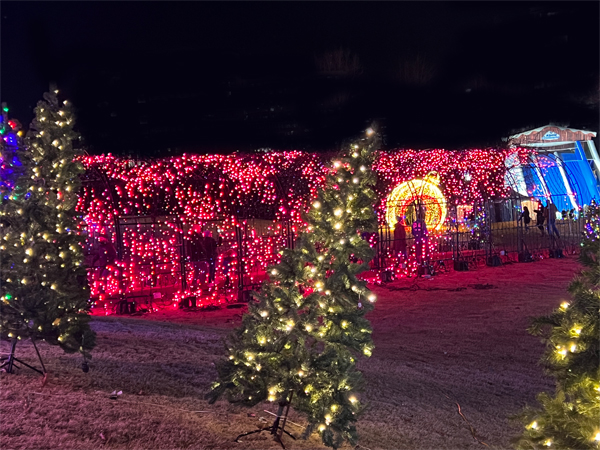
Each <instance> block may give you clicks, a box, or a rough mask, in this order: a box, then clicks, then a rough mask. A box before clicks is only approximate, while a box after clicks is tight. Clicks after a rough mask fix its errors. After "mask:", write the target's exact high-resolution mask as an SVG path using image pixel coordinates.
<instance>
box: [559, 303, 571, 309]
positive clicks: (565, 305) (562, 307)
mask: <svg viewBox="0 0 600 450" xmlns="http://www.w3.org/2000/svg"><path fill="white" fill-rule="evenodd" d="M569 306H570V303H569V302H562V303H561V304H560V309H562V310H563V311H565V310H566V309H567V308H568V307H569Z"/></svg>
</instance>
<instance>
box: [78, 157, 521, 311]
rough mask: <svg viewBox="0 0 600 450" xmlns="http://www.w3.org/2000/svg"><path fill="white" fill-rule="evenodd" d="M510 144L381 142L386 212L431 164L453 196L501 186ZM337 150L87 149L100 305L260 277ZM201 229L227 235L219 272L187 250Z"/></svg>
mask: <svg viewBox="0 0 600 450" xmlns="http://www.w3.org/2000/svg"><path fill="white" fill-rule="evenodd" d="M511 151H517V152H520V153H524V152H526V151H524V150H511ZM508 152H509V151H508V150H464V151H448V150H420V151H419V150H402V151H388V152H384V151H381V152H379V153H378V156H377V160H376V163H375V167H374V169H375V171H376V172H377V174H378V176H379V183H378V186H377V190H378V192H379V194H380V195H381V199H382V200H381V202H380V203H379V204H378V205H376V209H377V213H378V216H379V219H380V222H381V223H382V224H384V220H385V199H386V197H387V195H388V194H389V193H390V192H391V190H392V189H393V188H394V187H395V186H396V185H398V184H399V183H401V182H403V181H406V180H410V179H413V178H418V177H424V176H425V175H426V174H427V173H429V172H431V171H436V172H437V173H438V174H439V176H440V188H441V189H442V191H443V193H444V195H445V197H446V199H447V201H448V204H449V205H450V204H452V205H459V204H461V205H462V204H473V203H475V202H477V201H479V200H482V199H484V198H490V197H494V196H503V195H504V194H505V193H506V189H505V187H504V173H505V170H506V169H505V167H504V161H505V158H506V156H507V155H508ZM330 157H331V155H317V154H313V153H306V152H299V151H291V152H268V153H260V154H253V155H242V154H232V155H186V154H184V155H183V156H180V157H173V158H164V159H158V160H144V161H140V160H135V159H131V158H124V157H123V158H121V157H115V156H112V155H110V154H109V155H101V156H86V157H84V158H82V163H83V164H84V166H85V167H86V169H87V172H86V178H85V179H84V183H83V188H82V192H81V195H80V198H79V203H78V210H79V211H80V212H81V213H82V214H83V215H84V220H85V223H86V227H87V229H86V232H87V248H86V252H87V255H88V256H87V263H88V266H89V267H90V269H89V281H90V286H91V296H92V301H93V302H94V303H95V306H96V310H97V311H98V309H100V310H101V311H103V313H105V314H108V313H110V312H112V311H114V306H115V305H116V303H117V302H118V301H119V300H121V299H123V298H124V297H131V298H134V299H135V298H137V299H138V303H143V302H145V303H146V304H147V307H148V309H149V310H152V309H156V308H157V307H158V306H160V305H164V306H169V307H173V306H177V304H178V302H179V301H180V300H181V299H183V298H186V297H191V296H194V297H196V299H197V301H198V303H197V304H198V305H199V306H200V305H209V304H217V303H221V302H225V301H227V292H233V291H234V290H235V289H234V288H235V287H237V286H240V285H241V284H243V285H244V286H249V285H257V284H258V283H260V282H261V281H262V280H263V279H264V278H265V268H266V267H267V266H268V265H269V264H273V263H276V262H278V258H279V251H280V249H281V248H282V247H285V246H289V245H291V244H292V243H293V238H294V235H296V234H297V232H298V231H299V230H300V229H302V227H303V225H304V223H303V221H302V217H301V214H302V211H303V210H304V208H305V205H307V204H308V202H309V201H310V200H311V198H313V197H314V196H315V194H316V192H317V190H318V189H319V188H321V187H322V186H323V183H324V180H325V174H326V171H327V168H326V167H327V164H328V161H329V159H330ZM198 229H199V230H201V231H209V232H210V233H211V234H212V236H213V237H214V238H215V240H216V241H217V244H218V246H217V255H216V258H215V272H216V277H215V280H214V282H212V283H210V282H209V280H208V279H207V276H208V275H207V274H208V272H209V264H208V263H206V262H199V263H198V262H193V261H191V258H190V255H189V254H187V253H188V251H187V249H188V248H189V246H190V243H191V242H192V241H193V240H194V236H195V234H197V232H198ZM430 242H431V240H430ZM373 244H374V241H373ZM413 250H414V249H413ZM423 251H425V250H423ZM411 264H412V265H414V264H413V263H410V264H409V266H410V267H412V266H411ZM228 289H230V291H229V290H228ZM236 292H237V291H236ZM140 299H142V300H140Z"/></svg>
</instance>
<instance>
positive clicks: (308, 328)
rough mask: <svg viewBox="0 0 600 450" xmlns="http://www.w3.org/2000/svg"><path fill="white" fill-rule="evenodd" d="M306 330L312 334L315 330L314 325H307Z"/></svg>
mask: <svg viewBox="0 0 600 450" xmlns="http://www.w3.org/2000/svg"><path fill="white" fill-rule="evenodd" d="M304 328H306V331H308V332H309V333H310V332H311V331H312V329H313V327H312V325H310V324H307V325H306V327H304Z"/></svg>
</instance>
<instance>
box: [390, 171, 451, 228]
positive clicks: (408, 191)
mask: <svg viewBox="0 0 600 450" xmlns="http://www.w3.org/2000/svg"><path fill="white" fill-rule="evenodd" d="M439 183H440V177H439V175H438V174H437V172H430V173H428V174H427V176H425V177H424V178H423V179H419V178H415V179H413V180H409V181H405V182H403V183H400V184H399V185H398V186H396V187H395V188H394V189H393V190H392V192H391V193H390V195H388V197H387V203H386V214H385V218H386V222H387V223H388V225H389V226H390V228H394V226H395V225H396V222H397V221H396V216H399V217H404V216H405V215H406V212H407V210H408V208H409V206H410V205H411V204H413V203H416V202H418V201H419V202H421V203H422V204H423V205H425V223H426V224H427V229H428V230H430V231H439V230H440V229H441V228H442V226H443V225H444V221H445V220H446V214H447V208H446V198H445V197H444V194H442V191H441V190H440V188H439V187H438V185H439Z"/></svg>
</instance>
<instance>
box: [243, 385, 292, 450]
mask: <svg viewBox="0 0 600 450" xmlns="http://www.w3.org/2000/svg"><path fill="white" fill-rule="evenodd" d="M292 395H294V393H293V392H292V393H291V394H290V398H289V400H287V399H286V400H285V401H283V402H280V403H279V410H278V411H277V417H276V418H275V421H274V422H273V425H271V426H270V427H266V428H259V429H257V430H254V431H249V432H247V433H242V434H240V435H239V436H238V437H236V438H235V442H239V441H238V439H239V438H241V437H244V436H249V435H251V434H254V433H262V432H263V431H268V432H270V433H271V434H272V435H273V439H274V440H275V441H277V442H278V443H279V445H281V448H283V449H284V450H285V445H283V441H282V440H281V438H282V437H283V433H285V434H287V435H288V436H289V437H291V438H292V439H294V440H296V438H295V437H294V435H292V434H291V433H290V432H289V431H286V430H285V423H286V422H287V417H288V412H289V411H290V404H291V403H292ZM286 406H287V408H286V410H285V414H284V415H283V416H282V415H281V414H282V413H283V409H284V408H285V407H286ZM281 419H283V423H282V424H281V425H279V423H280V422H281Z"/></svg>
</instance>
